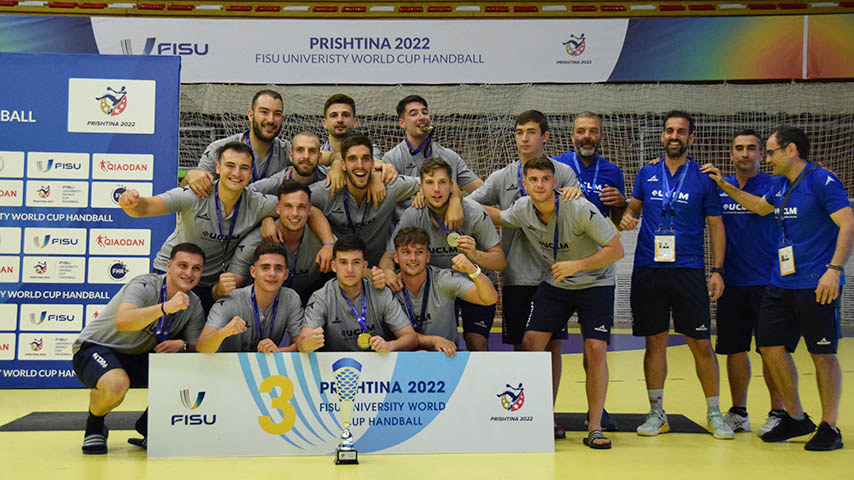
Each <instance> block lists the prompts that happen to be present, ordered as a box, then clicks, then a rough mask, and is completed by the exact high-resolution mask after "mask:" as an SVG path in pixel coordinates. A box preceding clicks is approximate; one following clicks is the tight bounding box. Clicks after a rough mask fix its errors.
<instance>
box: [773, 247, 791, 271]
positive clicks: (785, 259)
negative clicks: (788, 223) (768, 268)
mask: <svg viewBox="0 0 854 480" xmlns="http://www.w3.org/2000/svg"><path fill="white" fill-rule="evenodd" d="M777 259H778V260H779V261H780V276H782V277H785V276H786V275H791V274H793V273H795V252H794V250H793V249H792V246H791V245H787V246H785V247H780V248H779V249H778V250H777Z"/></svg>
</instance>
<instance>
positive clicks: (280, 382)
mask: <svg viewBox="0 0 854 480" xmlns="http://www.w3.org/2000/svg"><path fill="white" fill-rule="evenodd" d="M275 387H279V389H280V390H281V394H280V395H279V396H278V397H273V398H272V400H271V402H270V406H272V407H273V408H276V409H278V410H279V411H280V412H282V421H281V422H279V423H274V422H273V419H271V418H270V417H267V416H259V417H258V425H260V426H261V429H262V430H264V431H265V432H267V433H269V434H270V435H282V434H285V433H288V432H290V431H291V429H292V428H294V423H295V422H296V420H297V414H296V410H295V409H294V406H293V405H291V401H290V400H291V398H292V397H293V396H294V384H293V383H291V381H290V380H288V379H287V377H283V376H281V375H273V376H271V377H267V378H265V379H264V381H263V382H261V385H260V386H259V387H258V391H259V392H261V393H270V392H272V391H273V388H275Z"/></svg>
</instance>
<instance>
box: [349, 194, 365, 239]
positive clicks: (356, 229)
mask: <svg viewBox="0 0 854 480" xmlns="http://www.w3.org/2000/svg"><path fill="white" fill-rule="evenodd" d="M343 195H344V213H345V214H346V215H347V226H348V227H350V230H352V231H353V233H354V234H355V235H356V236H357V237H358V236H359V233H360V232H361V231H362V229H363V228H365V216H367V215H368V204H369V203H370V202H368V200H367V199H365V206H364V207H363V209H362V220H361V221H360V222H359V223H357V224H354V223H353V217H351V216H350V193H349V192H346V191H345V192H343Z"/></svg>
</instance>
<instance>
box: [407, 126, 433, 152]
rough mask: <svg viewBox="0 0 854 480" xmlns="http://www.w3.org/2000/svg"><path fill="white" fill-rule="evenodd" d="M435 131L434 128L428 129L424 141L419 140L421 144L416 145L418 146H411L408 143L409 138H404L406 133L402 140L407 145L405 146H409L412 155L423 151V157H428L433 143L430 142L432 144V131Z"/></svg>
mask: <svg viewBox="0 0 854 480" xmlns="http://www.w3.org/2000/svg"><path fill="white" fill-rule="evenodd" d="M435 131H436V129H435V128H434V129H433V130H430V131H429V132H428V133H427V138H425V139H424V141H423V142H421V145H418V148H412V144H411V143H409V139H408V138H406V135H404V136H403V141H404V142H406V146H407V148H409V154H410V155H412V156H413V157H414V156H416V155H418V154H419V153H421V152H422V151H423V152H424V158H430V157H431V156H432V155H433V145H432V144H433V132H435Z"/></svg>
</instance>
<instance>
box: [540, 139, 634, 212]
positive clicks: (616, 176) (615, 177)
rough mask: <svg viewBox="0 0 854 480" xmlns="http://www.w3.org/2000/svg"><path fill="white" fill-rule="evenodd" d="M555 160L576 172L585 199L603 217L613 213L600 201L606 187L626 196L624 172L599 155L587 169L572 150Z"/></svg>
mask: <svg viewBox="0 0 854 480" xmlns="http://www.w3.org/2000/svg"><path fill="white" fill-rule="evenodd" d="M554 159H555V160H557V161H558V162H561V163H565V164H567V165H569V167H570V168H571V169H572V170H573V171H574V172H575V176H576V177H578V181H579V182H580V183H581V186H582V187H583V189H584V195H585V197H587V200H588V201H590V203H592V204H593V205H595V206H596V208H598V209H599V213H601V214H602V216H603V217H605V218H608V215H609V214H610V212H611V207H608V206H605V205H603V204H602V201H601V200H599V194H601V193H602V189H603V188H605V186H606V185H607V186H609V187H614V188H616V189H618V190H619V191H620V193H622V194H623V196H624V197H625V196H626V179H625V178H624V177H623V171H622V170H620V167H618V166H616V165H614V164H613V163H611V162H609V161H608V160H605V159H604V158H602V156H600V155H597V156H596V160H594V161H593V162H590V166H589V167H585V166H584V162H582V161H581V159H580V158H578V157H577V156H576V155H575V152H573V151H572V150H570V151H568V152H566V153H564V154H563V155H560V156H558V157H554ZM597 170H598V171H597Z"/></svg>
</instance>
